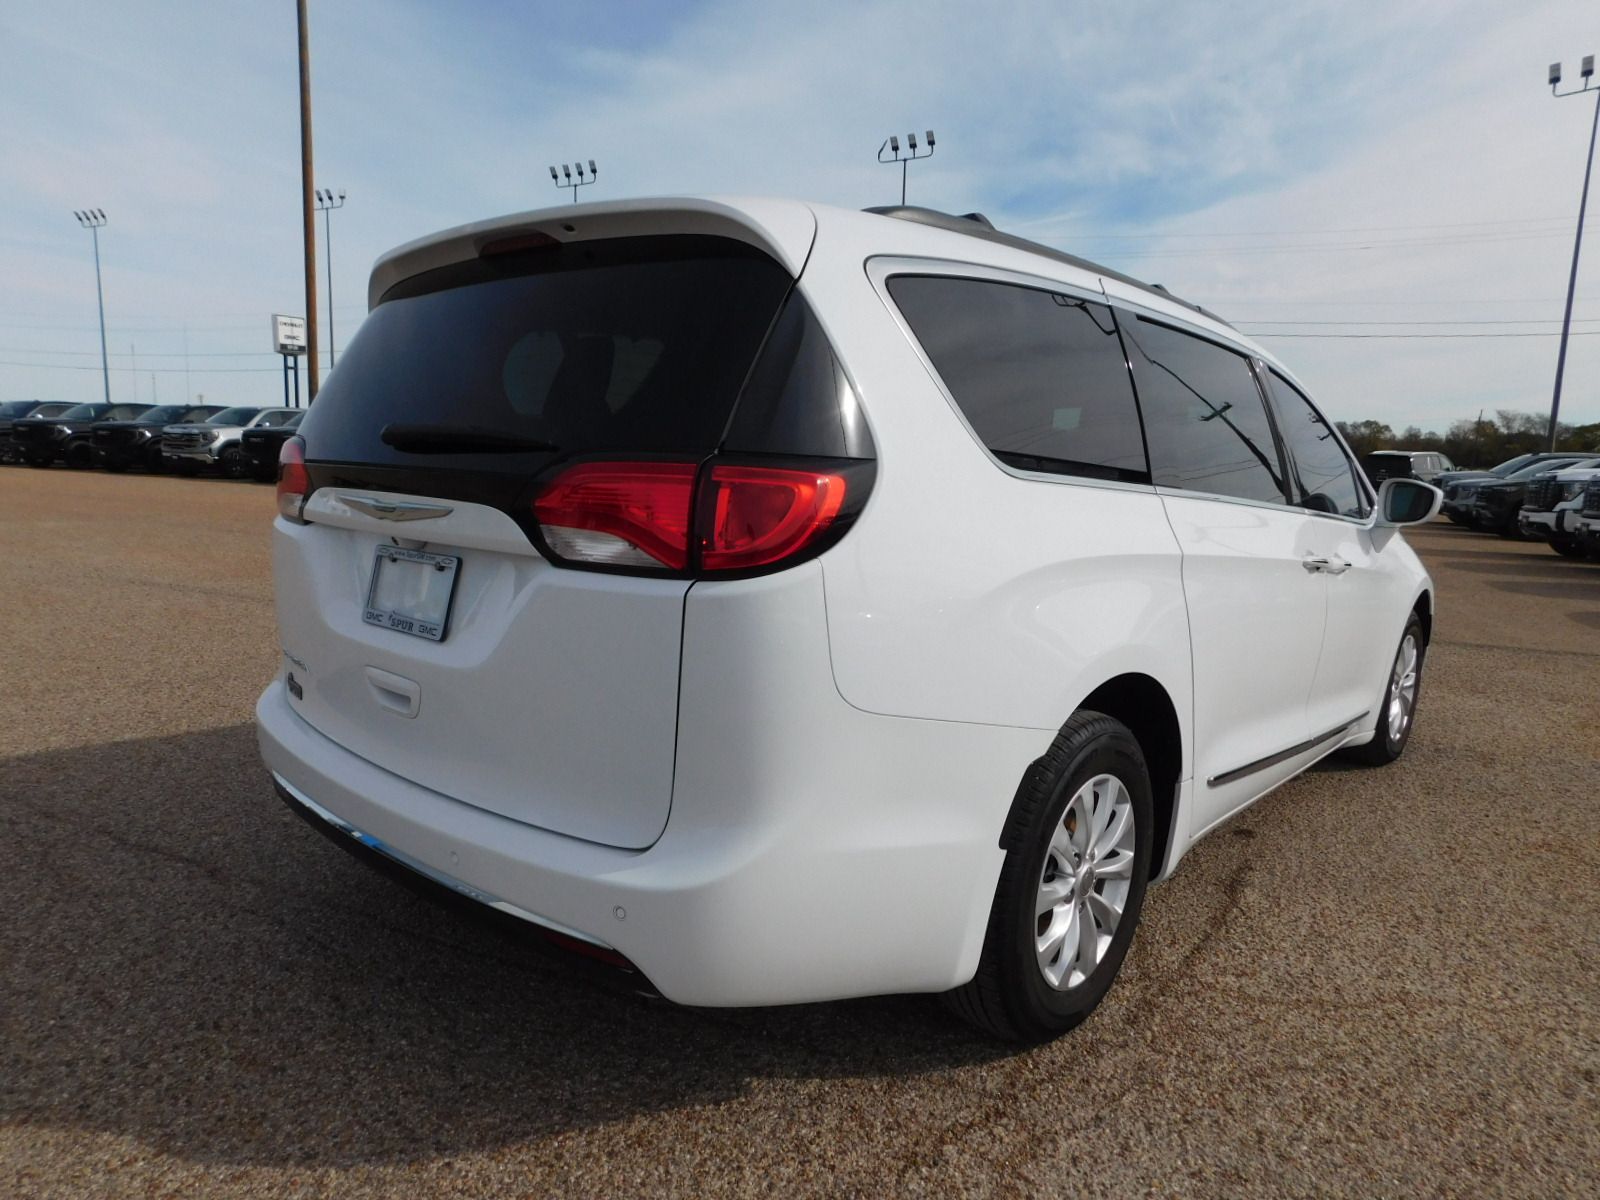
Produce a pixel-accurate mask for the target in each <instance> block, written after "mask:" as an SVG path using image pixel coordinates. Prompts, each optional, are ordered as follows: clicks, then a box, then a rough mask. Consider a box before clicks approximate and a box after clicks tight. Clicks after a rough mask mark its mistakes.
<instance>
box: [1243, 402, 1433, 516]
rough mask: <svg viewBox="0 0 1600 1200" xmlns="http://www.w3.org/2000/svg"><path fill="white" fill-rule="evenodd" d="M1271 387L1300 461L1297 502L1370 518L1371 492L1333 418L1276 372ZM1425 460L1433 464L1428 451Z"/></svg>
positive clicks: (1280, 426)
mask: <svg viewBox="0 0 1600 1200" xmlns="http://www.w3.org/2000/svg"><path fill="white" fill-rule="evenodd" d="M1267 388H1268V390H1269V391H1271V393H1272V403H1273V404H1274V406H1276V408H1277V410H1278V431H1279V432H1280V433H1281V434H1282V435H1283V443H1284V445H1285V446H1286V447H1287V448H1288V450H1289V457H1290V458H1291V459H1293V460H1294V483H1295V488H1294V492H1295V503H1296V504H1298V505H1300V507H1302V508H1309V509H1310V510H1311V511H1312V512H1322V513H1337V514H1338V515H1339V516H1342V517H1365V516H1366V515H1367V513H1368V511H1369V510H1368V508H1367V497H1366V493H1365V492H1363V491H1362V490H1361V485H1360V484H1358V483H1357V482H1356V476H1355V471H1354V470H1353V469H1352V468H1351V466H1350V460H1349V459H1348V458H1347V457H1346V456H1345V452H1344V447H1342V446H1341V445H1340V444H1339V438H1338V435H1336V434H1335V433H1334V431H1333V428H1332V427H1331V426H1330V425H1329V424H1328V422H1327V420H1326V419H1324V417H1323V415H1322V414H1321V413H1319V412H1318V411H1317V410H1316V409H1315V408H1313V407H1311V401H1309V400H1307V399H1306V398H1305V396H1303V395H1302V394H1301V393H1300V390H1299V389H1298V388H1296V387H1295V386H1294V385H1293V384H1291V383H1290V382H1289V381H1288V380H1286V379H1284V378H1282V377H1281V376H1279V375H1278V373H1277V372H1276V371H1269V372H1268V373H1267ZM1421 458H1422V460H1423V462H1427V455H1422V456H1421Z"/></svg>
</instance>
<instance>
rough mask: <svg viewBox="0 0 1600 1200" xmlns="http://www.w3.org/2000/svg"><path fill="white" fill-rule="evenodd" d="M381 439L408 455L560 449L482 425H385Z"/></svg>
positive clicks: (534, 439)
mask: <svg viewBox="0 0 1600 1200" xmlns="http://www.w3.org/2000/svg"><path fill="white" fill-rule="evenodd" d="M378 438H379V440H380V441H382V442H383V444H384V445H385V446H393V447H394V448H395V449H396V450H404V451H405V452H406V453H408V454H494V453H496V452H508V453H512V454H515V453H518V452H519V451H525V452H529V453H533V452H539V451H542V452H545V453H551V452H554V451H556V450H559V449H560V447H559V446H557V445H555V444H554V443H553V442H543V441H540V440H539V439H538V438H530V437H523V436H522V435H520V434H516V433H503V432H501V431H499V430H495V429H485V428H483V427H482V426H479V425H385V426H384V427H383V432H382V433H380V434H379V435H378Z"/></svg>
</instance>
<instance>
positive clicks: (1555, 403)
mask: <svg viewBox="0 0 1600 1200" xmlns="http://www.w3.org/2000/svg"><path fill="white" fill-rule="evenodd" d="M1578 73H1579V76H1580V77H1581V78H1582V79H1583V86H1582V87H1581V88H1570V89H1568V90H1567V91H1565V92H1560V91H1557V90H1556V89H1557V88H1558V87H1560V86H1561V64H1560V63H1558V62H1554V63H1551V64H1550V94H1551V95H1552V96H1555V97H1556V98H1557V99H1565V98H1566V97H1568V96H1583V95H1587V94H1588V93H1589V92H1593V93H1594V94H1595V102H1594V120H1593V121H1592V122H1590V125H1589V156H1588V157H1587V158H1585V159H1584V160H1583V196H1582V198H1581V199H1580V200H1579V201H1578V232H1577V233H1576V234H1574V235H1573V238H1572V271H1571V272H1570V273H1569V274H1568V275H1567V311H1566V313H1565V315H1563V316H1562V318H1561V349H1559V350H1558V351H1556V390H1555V393H1554V395H1552V396H1551V398H1550V449H1552V450H1554V449H1555V448H1556V418H1557V417H1558V416H1559V415H1560V414H1561V377H1562V376H1563V375H1564V374H1566V370H1567V338H1568V336H1569V335H1570V334H1571V332H1572V297H1573V293H1574V292H1576V291H1577V287H1578V252H1579V251H1580V250H1582V249H1583V218H1584V213H1585V212H1586V211H1587V209H1588V207H1589V172H1590V171H1592V170H1593V169H1594V138H1595V133H1596V132H1597V131H1600V87H1590V86H1589V81H1590V80H1591V79H1593V78H1594V55H1592V54H1588V55H1585V56H1584V59H1583V65H1582V67H1580V68H1579V72H1578Z"/></svg>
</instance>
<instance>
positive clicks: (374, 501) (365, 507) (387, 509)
mask: <svg viewBox="0 0 1600 1200" xmlns="http://www.w3.org/2000/svg"><path fill="white" fill-rule="evenodd" d="M339 499H340V500H342V501H344V503H346V504H348V505H349V506H350V507H351V508H353V509H355V510H356V511H357V512H362V513H366V514H367V516H369V517H377V518H378V519H379V520H380V521H426V520H427V519H428V518H429V517H447V516H449V515H450V514H451V513H453V512H454V511H455V509H453V508H451V507H450V506H449V505H448V504H412V503H409V502H407V501H404V500H379V499H378V498H377V497H376V496H347V495H345V494H343V493H340V495H339Z"/></svg>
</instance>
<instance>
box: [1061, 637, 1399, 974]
mask: <svg viewBox="0 0 1600 1200" xmlns="http://www.w3.org/2000/svg"><path fill="white" fill-rule="evenodd" d="M1414 659H1415V654H1414V653H1413V660H1414ZM1413 678H1414V676H1413ZM1414 690H1415V689H1414V688H1413V694H1414ZM1136 836H1137V831H1136V829H1135V827H1134V821H1133V799H1132V797H1131V796H1129V794H1128V789H1127V787H1126V785H1124V784H1123V782H1122V780H1120V779H1118V778H1117V777H1116V776H1115V775H1096V776H1095V777H1094V778H1093V779H1091V780H1089V781H1088V782H1087V783H1085V784H1084V785H1083V786H1082V787H1080V788H1079V789H1078V790H1077V791H1076V792H1075V793H1073V796H1072V799H1071V800H1068V801H1067V807H1066V809H1065V810H1064V811H1063V812H1062V814H1061V820H1060V821H1058V822H1057V823H1056V827H1055V830H1054V832H1053V833H1052V834H1051V836H1050V847H1049V849H1048V850H1047V851H1046V852H1045V856H1044V867H1043V868H1042V869H1041V871H1040V872H1039V893H1038V898H1037V900H1036V902H1035V904H1034V917H1035V925H1034V952H1035V954H1036V955H1037V956H1038V960H1039V970H1040V971H1042V972H1044V977H1045V981H1046V982H1047V983H1049V984H1050V986H1051V987H1053V988H1056V989H1057V990H1060V991H1066V990H1067V989H1069V988H1074V987H1077V986H1078V985H1079V984H1080V983H1082V982H1083V981H1084V980H1085V979H1087V978H1088V977H1089V976H1090V975H1091V974H1093V973H1094V969H1095V967H1096V966H1098V965H1099V964H1100V960H1101V959H1103V958H1104V957H1105V956H1106V951H1107V950H1109V949H1110V948H1111V939H1112V936H1113V935H1114V934H1115V933H1116V932H1117V925H1118V923H1119V922H1120V921H1121V920H1122V911H1123V908H1124V907H1125V906H1126V904H1127V902H1128V888H1129V886H1130V885H1131V882H1132V879H1133V850H1134V840H1135V837H1136Z"/></svg>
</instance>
